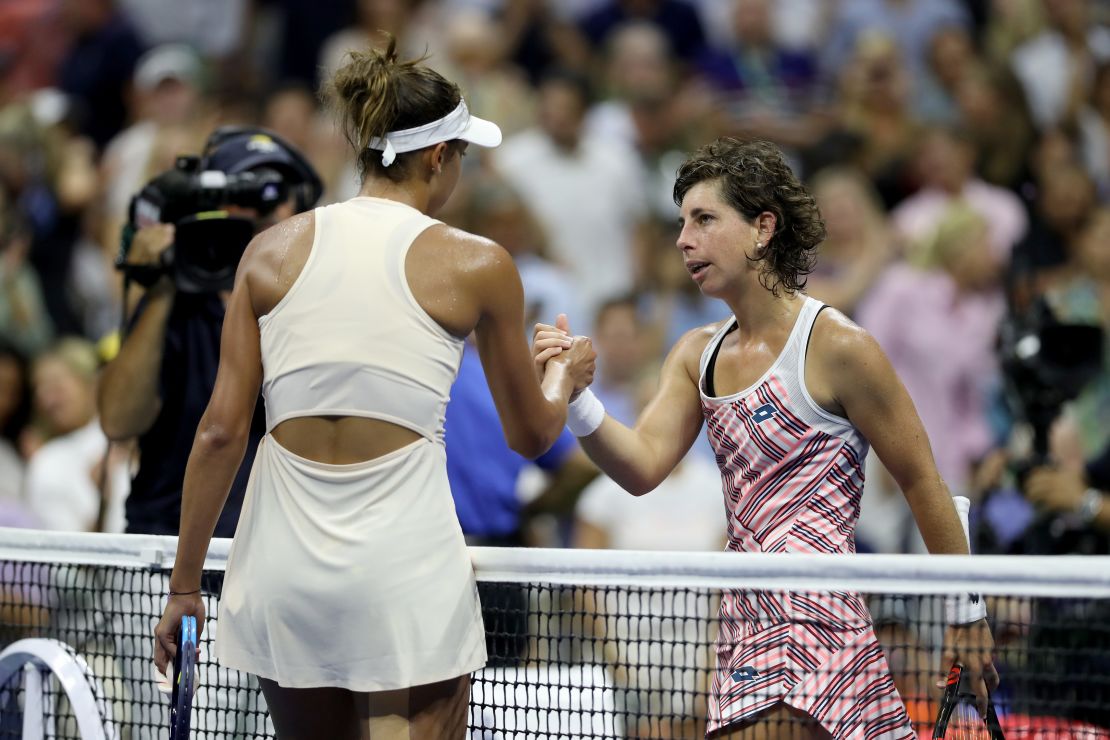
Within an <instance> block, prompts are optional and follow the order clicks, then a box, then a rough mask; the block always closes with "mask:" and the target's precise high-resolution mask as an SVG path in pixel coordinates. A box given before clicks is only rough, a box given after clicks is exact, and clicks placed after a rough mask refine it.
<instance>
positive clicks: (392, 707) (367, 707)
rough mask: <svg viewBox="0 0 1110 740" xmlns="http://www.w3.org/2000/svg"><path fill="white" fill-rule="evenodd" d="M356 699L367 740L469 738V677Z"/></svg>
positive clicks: (360, 696) (361, 724)
mask: <svg viewBox="0 0 1110 740" xmlns="http://www.w3.org/2000/svg"><path fill="white" fill-rule="evenodd" d="M354 696H355V710H356V712H357V714H358V717H359V725H360V727H361V728H362V732H363V736H364V737H370V738H373V740H461V739H462V738H465V737H466V721H467V709H468V708H469V706H470V676H469V675H465V676H459V677H458V678H452V679H448V680H447V681H440V682H438V683H431V684H425V685H423V686H413V687H411V688H407V689H398V690H396V691H373V692H370V693H360V694H355V695H354Z"/></svg>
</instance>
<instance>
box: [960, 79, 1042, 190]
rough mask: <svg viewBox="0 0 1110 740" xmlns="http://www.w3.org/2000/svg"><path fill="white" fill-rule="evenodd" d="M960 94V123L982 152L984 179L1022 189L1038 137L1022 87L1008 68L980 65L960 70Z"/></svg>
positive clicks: (981, 174) (980, 171)
mask: <svg viewBox="0 0 1110 740" xmlns="http://www.w3.org/2000/svg"><path fill="white" fill-rule="evenodd" d="M955 92H956V102H957V104H958V106H959V111H960V118H959V121H960V125H961V126H962V127H963V128H964V130H966V131H967V132H968V134H969V135H970V136H971V138H972V141H973V142H974V144H975V150H976V151H977V152H978V153H979V159H978V161H977V162H976V163H975V170H976V172H977V173H978V175H979V177H981V178H982V179H983V180H984V181H986V182H989V183H990V184H992V185H1000V186H1002V187H1004V188H1009V189H1011V190H1015V191H1016V190H1018V189H1019V188H1020V187H1021V185H1022V183H1023V182H1025V180H1027V179H1028V176H1029V173H1028V162H1029V155H1030V152H1032V150H1033V144H1034V140H1035V138H1036V137H1035V134H1034V130H1033V119H1032V117H1031V116H1030V115H1029V109H1028V107H1027V106H1026V103H1025V93H1024V91H1023V90H1022V89H1021V83H1019V82H1018V81H1017V78H1016V77H1015V76H1014V75H1013V73H1012V72H1011V71H1010V70H1009V69H1007V68H1004V67H1003V68H987V67H982V66H980V67H974V68H972V69H964V70H962V71H961V74H960V79H959V83H958V84H957V87H956V91H955Z"/></svg>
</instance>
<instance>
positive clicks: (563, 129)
mask: <svg viewBox="0 0 1110 740" xmlns="http://www.w3.org/2000/svg"><path fill="white" fill-rule="evenodd" d="M589 102H590V89H589V85H588V83H587V81H586V80H585V79H584V78H582V77H580V76H578V75H574V74H571V73H567V72H563V71H554V72H552V73H550V75H549V76H548V77H546V78H545V79H544V82H543V84H542V85H541V86H540V91H539V125H538V126H536V127H534V128H530V129H527V130H525V131H523V132H521V133H519V134H517V135H516V136H513V137H510V138H509V139H507V140H506V141H505V143H504V144H502V145H501V146H500V147H499V148H497V149H495V150H493V163H494V164H495V166H496V168H497V171H498V172H499V173H500V175H501V176H502V177H504V178H505V179H506V180H507V181H508V182H509V183H510V184H511V185H512V186H513V188H514V189H515V190H516V191H517V192H518V193H520V196H521V198H522V199H523V200H524V203H525V204H526V205H527V206H528V209H529V210H530V211H531V212H532V213H533V214H535V216H536V219H537V220H538V221H539V222H540V224H541V225H542V226H543V229H544V233H545V234H546V235H547V238H548V247H549V250H548V252H547V256H548V257H549V258H550V259H552V260H553V261H555V262H556V263H557V264H559V265H561V266H562V267H565V268H566V269H568V270H570V272H571V274H572V275H573V276H574V279H575V282H576V283H577V285H578V290H579V296H580V298H581V300H582V303H583V309H584V311H585V312H586V316H587V317H592V316H593V315H594V313H595V311H596V310H597V307H598V306H599V305H601V302H602V301H604V300H605V299H607V298H611V297H613V296H614V295H620V294H622V293H626V292H628V291H629V290H631V289H632V288H633V285H634V282H635V277H636V276H635V271H634V270H635V267H636V259H635V255H636V249H637V237H638V236H639V230H640V229H641V228H642V227H643V224H644V222H645V220H646V218H647V205H646V196H645V194H644V191H643V183H642V179H641V175H640V163H639V160H638V159H637V157H636V153H635V152H634V151H632V150H631V149H628V148H623V147H617V146H613V144H612V142H611V141H608V140H602V139H598V138H596V137H591V136H589V135H588V133H587V132H586V131H585V130H584V122H585V116H586V111H587V109H588V107H589ZM576 330H577V331H580V332H582V333H584V334H589V333H590V331H589V328H588V327H586V326H583V325H582V324H581V323H579V324H578V325H577V326H576Z"/></svg>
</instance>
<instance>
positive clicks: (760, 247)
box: [755, 242, 763, 249]
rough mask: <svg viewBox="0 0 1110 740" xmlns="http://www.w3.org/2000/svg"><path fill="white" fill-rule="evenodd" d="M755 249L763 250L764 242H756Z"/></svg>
mask: <svg viewBox="0 0 1110 740" xmlns="http://www.w3.org/2000/svg"><path fill="white" fill-rule="evenodd" d="M755 248H756V249H763V242H756V243H755Z"/></svg>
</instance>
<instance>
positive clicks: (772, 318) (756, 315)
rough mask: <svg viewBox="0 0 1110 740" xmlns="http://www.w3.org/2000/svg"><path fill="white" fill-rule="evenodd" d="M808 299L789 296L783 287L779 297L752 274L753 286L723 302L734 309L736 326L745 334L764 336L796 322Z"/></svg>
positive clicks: (798, 295)
mask: <svg viewBox="0 0 1110 740" xmlns="http://www.w3.org/2000/svg"><path fill="white" fill-rule="evenodd" d="M804 298H805V296H803V295H802V294H800V293H793V294H791V293H787V292H786V291H785V290H783V289H782V288H781V287H780V288H779V294H778V295H777V296H776V295H774V294H773V293H772V292H771V291H769V290H767V289H766V288H764V287H763V286H762V285H760V284H759V275H758V274H757V273H755V272H753V273H751V281H750V284H749V285H747V286H745V287H744V289H743V290H741V291H738V292H737V293H736V294H735V295H731V296H725V297H723V300H724V302H725V303H726V304H728V307H729V308H730V309H732V314H733V315H734V316H735V317H736V322H737V324H739V325H740V328H741V330H742V331H743V332H744V334H746V335H749V336H750V335H753V334H754V335H763V334H767V333H770V332H774V331H776V330H780V329H782V328H783V327H784V326H790V325H792V324H793V322H794V318H795V316H796V314H797V312H798V311H799V310H800V306H801V301H803V300H804Z"/></svg>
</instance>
